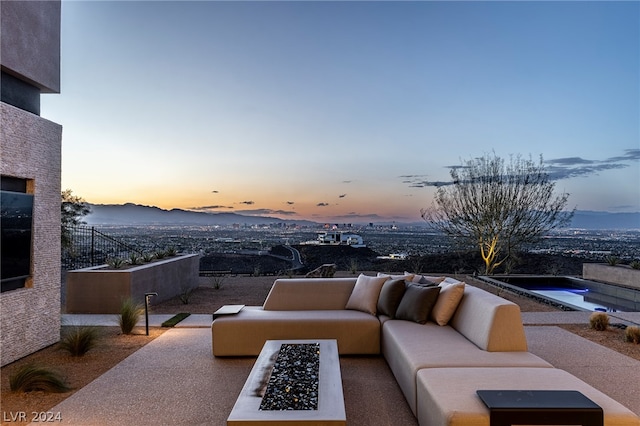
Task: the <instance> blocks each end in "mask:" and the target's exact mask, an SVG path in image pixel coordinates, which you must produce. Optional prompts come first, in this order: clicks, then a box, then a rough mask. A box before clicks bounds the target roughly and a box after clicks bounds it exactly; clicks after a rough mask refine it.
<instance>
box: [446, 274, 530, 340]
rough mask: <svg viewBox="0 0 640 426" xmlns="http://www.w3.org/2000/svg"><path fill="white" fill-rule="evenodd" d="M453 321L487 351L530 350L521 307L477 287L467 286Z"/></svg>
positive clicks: (458, 329)
mask: <svg viewBox="0 0 640 426" xmlns="http://www.w3.org/2000/svg"><path fill="white" fill-rule="evenodd" d="M449 325H451V326H452V327H453V328H455V329H456V330H457V331H458V332H459V333H461V334H462V335H463V336H465V337H466V338H467V339H469V340H471V341H472V342H473V343H475V344H476V346H478V347H479V348H481V349H484V350H485V351H489V352H509V351H526V350H527V339H526V336H525V334H524V326H523V325H522V317H521V315H520V307H519V306H518V305H516V304H515V303H513V302H510V301H508V300H506V299H503V298H501V297H498V296H495V295H493V294H491V293H489V292H487V291H484V290H481V289H479V288H477V287H472V286H470V285H467V286H465V289H464V294H463V296H462V300H461V301H460V304H459V305H458V309H456V312H455V314H454V315H453V318H451V321H450V322H449Z"/></svg>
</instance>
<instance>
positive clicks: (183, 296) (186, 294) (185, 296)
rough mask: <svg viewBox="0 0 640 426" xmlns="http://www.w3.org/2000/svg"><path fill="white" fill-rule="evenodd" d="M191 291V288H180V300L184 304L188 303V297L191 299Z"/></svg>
mask: <svg viewBox="0 0 640 426" xmlns="http://www.w3.org/2000/svg"><path fill="white" fill-rule="evenodd" d="M192 293H193V289H192V288H182V293H180V301H181V302H182V303H183V304H185V305H188V304H189V299H191V294H192Z"/></svg>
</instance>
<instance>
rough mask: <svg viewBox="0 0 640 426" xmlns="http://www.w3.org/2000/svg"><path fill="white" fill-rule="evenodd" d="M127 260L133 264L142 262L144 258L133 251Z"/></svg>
mask: <svg viewBox="0 0 640 426" xmlns="http://www.w3.org/2000/svg"><path fill="white" fill-rule="evenodd" d="M127 262H128V263H129V265H132V266H135V265H140V264H142V258H141V257H140V256H139V255H138V253H131V254H130V255H129V259H128V260H127Z"/></svg>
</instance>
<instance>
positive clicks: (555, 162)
mask: <svg viewBox="0 0 640 426" xmlns="http://www.w3.org/2000/svg"><path fill="white" fill-rule="evenodd" d="M636 161H640V149H626V150H624V154H623V155H619V156H615V157H609V158H607V159H605V160H589V159H585V158H582V157H562V158H554V159H551V160H545V164H546V167H547V172H548V173H549V179H551V180H561V179H569V178H574V177H586V176H591V175H597V174H598V173H600V172H603V171H606V170H616V169H624V168H626V167H629V163H630V162H636ZM464 167H466V166H446V168H448V169H460V168H464ZM399 177H400V178H401V179H402V183H404V184H406V185H408V186H409V187H410V188H425V187H428V186H431V187H436V188H438V187H441V186H447V185H453V182H452V181H431V180H429V179H427V176H426V175H402V176H399Z"/></svg>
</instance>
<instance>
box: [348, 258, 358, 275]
mask: <svg viewBox="0 0 640 426" xmlns="http://www.w3.org/2000/svg"><path fill="white" fill-rule="evenodd" d="M349 272H351V273H352V274H354V275H355V273H356V272H358V259H356V258H353V257H352V258H351V259H349Z"/></svg>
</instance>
